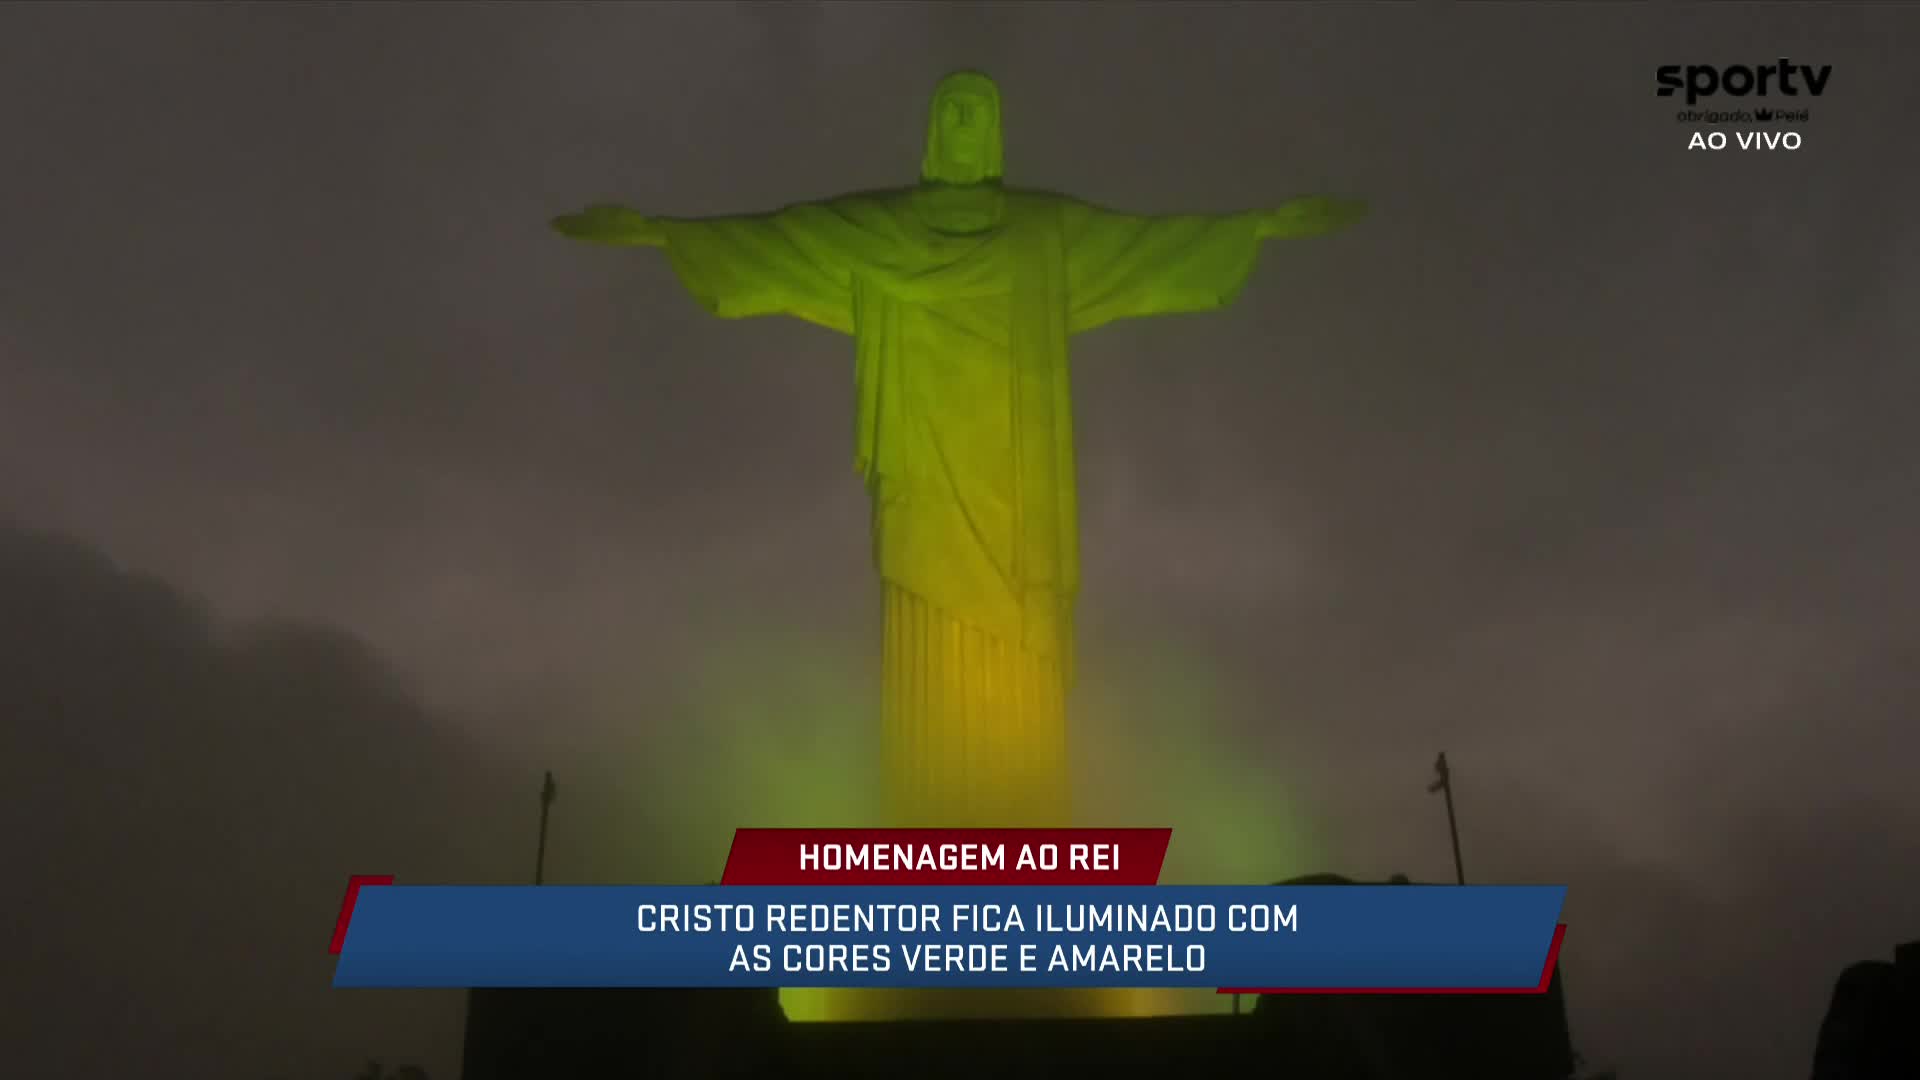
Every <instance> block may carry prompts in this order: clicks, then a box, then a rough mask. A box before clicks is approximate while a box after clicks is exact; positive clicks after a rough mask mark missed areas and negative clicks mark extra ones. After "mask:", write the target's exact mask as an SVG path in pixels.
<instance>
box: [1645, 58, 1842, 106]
mask: <svg viewBox="0 0 1920 1080" xmlns="http://www.w3.org/2000/svg"><path fill="white" fill-rule="evenodd" d="M1654 74H1655V78H1656V79H1658V80H1659V83H1660V91H1659V93H1660V96H1661V97H1672V96H1673V95H1675V94H1677V93H1679V92H1680V91H1682V90H1685V91H1686V92H1687V104H1689V105H1692V104H1694V103H1695V102H1697V101H1699V100H1700V99H1701V98H1704V97H1712V96H1714V95H1715V94H1731V95H1733V96H1734V97H1746V96H1747V95H1749V94H1752V95H1754V96H1755V97H1766V96H1767V95H1769V94H1771V93H1774V92H1776V90H1777V92H1779V93H1782V94H1785V95H1787V96H1788V97H1798V96H1799V95H1800V89H1801V87H1800V85H1799V84H1796V83H1795V81H1794V79H1795V77H1796V76H1798V77H1799V79H1800V80H1801V81H1802V82H1803V83H1804V85H1805V87H1806V91H1807V93H1809V94H1811V95H1813V96H1814V97H1819V96H1820V94H1821V92H1822V91H1824V90H1826V88H1827V76H1829V75H1832V74H1833V65H1832V64H1822V65H1820V67H1819V68H1817V69H1816V68H1814V67H1813V66H1811V65H1809V64H1795V63H1794V62H1793V61H1791V60H1789V59H1787V58H1786V57H1784V56H1783V57H1781V58H1780V59H1779V60H1778V61H1776V62H1774V63H1771V64H1756V65H1751V66H1749V65H1747V64H1733V65H1730V66H1728V67H1724V68H1717V67H1714V66H1713V65H1711V64H1687V65H1686V66H1684V67H1683V66H1681V65H1679V64H1666V65H1664V66H1662V67H1661V68H1660V69H1659V70H1658V71H1657V72H1655V73H1654ZM1769 80H1771V81H1773V82H1774V84H1775V87H1774V89H1769V88H1768V86H1767V83H1768V81H1769Z"/></svg>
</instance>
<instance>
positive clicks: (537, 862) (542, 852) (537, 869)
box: [533, 771, 558, 885]
mask: <svg viewBox="0 0 1920 1080" xmlns="http://www.w3.org/2000/svg"><path fill="white" fill-rule="evenodd" d="M556 794H558V789H556V788H555V787H554V786H553V773H552V772H551V771H549V772H548V773H547V779H546V782H545V783H543V784H541V785H540V848H539V850H538V851H537V852H536V853H535V854H534V856H533V883H534V884H535V885H539V884H541V883H542V879H543V878H545V877H546V870H547V811H548V810H550V809H551V808H552V807H553V797H554V796H555V795H556Z"/></svg>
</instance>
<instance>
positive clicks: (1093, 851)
mask: <svg viewBox="0 0 1920 1080" xmlns="http://www.w3.org/2000/svg"><path fill="white" fill-rule="evenodd" d="M1172 836H1173V830H1172V829H739V830H736V831H735V832H734V834H733V848H732V850H731V851H729V852H728V853H727V869H726V873H725V874H724V875H722V876H721V878H720V884H722V885H1157V884H1159V882H1160V864H1161V863H1162V862H1164V861H1166V857H1167V842H1168V841H1169V840H1170V839H1171V838H1172Z"/></svg>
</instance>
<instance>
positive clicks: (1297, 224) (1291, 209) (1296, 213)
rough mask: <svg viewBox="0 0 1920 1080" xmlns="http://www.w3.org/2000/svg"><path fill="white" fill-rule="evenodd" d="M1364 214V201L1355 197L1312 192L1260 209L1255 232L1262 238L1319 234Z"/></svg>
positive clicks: (1336, 229) (1354, 220)
mask: <svg viewBox="0 0 1920 1080" xmlns="http://www.w3.org/2000/svg"><path fill="white" fill-rule="evenodd" d="M1366 216H1367V204H1366V203H1363V202H1360V201H1359V200H1357V199H1335V198H1329V197H1327V196H1323V195H1313V196H1309V197H1307V198H1304V199H1293V200H1291V201H1289V202H1285V203H1282V204H1281V205H1280V206H1279V208H1277V209H1274V210H1266V211H1262V212H1261V213H1260V215H1259V219H1258V223H1257V224H1256V226H1255V232H1256V233H1257V234H1258V235H1259V237H1260V239H1262V240H1278V239H1290V238H1293V237H1299V236H1320V235H1322V234H1324V233H1330V232H1337V231H1338V230H1340V229H1344V228H1346V227H1347V226H1349V225H1352V224H1353V223H1354V222H1356V221H1359V220H1360V219H1361V218H1363V217H1366Z"/></svg>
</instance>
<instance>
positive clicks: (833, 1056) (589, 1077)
mask: <svg viewBox="0 0 1920 1080" xmlns="http://www.w3.org/2000/svg"><path fill="white" fill-rule="evenodd" d="M1244 1000H1245V1001H1246V1003H1247V1006H1248V1011H1247V1012H1245V1013H1244V1014H1242V1015H1238V1016H1235V1015H1213V1016H1170V1017H1154V1018H1144V1019H1111V1020H953V1021H902V1022H890V1023H788V1022H787V1021H786V1018H785V1016H784V1015H783V1014H782V1013H781V1011H780V1006H779V1000H778V998H777V996H776V995H775V993H774V992H773V991H734V990H726V991H721V990H476V991H473V992H472V996H471V998H470V999H469V1005H468V1014H467V1042H466V1065H465V1069H464V1071H463V1076H464V1077H465V1078H466V1080H526V1078H533V1077H541V1078H545V1077H567V1078H569V1080H597V1078H601V1077H607V1078H611V1077H666V1078H680V1077H753V1076H767V1077H787V1076H795V1077H836V1078H846V1080H856V1078H867V1077H872V1078H881V1077H885V1078H888V1080H892V1078H895V1077H923V1078H928V1080H940V1078H947V1077H956V1078H957V1077H982V1076H985V1077H990V1078H992V1080H1019V1078H1024V1077H1062V1076H1099V1077H1103V1078H1105V1077H1116V1076H1119V1077H1132V1076H1138V1077H1149V1076H1150V1077H1163V1078H1164V1077H1186V1076H1200V1075H1205V1071H1206V1070H1210V1069H1218V1068H1249V1067H1250V1068H1253V1069H1256V1070H1258V1071H1260V1072H1262V1073H1265V1074H1267V1075H1279V1076H1302V1077H1313V1078H1315V1080H1335V1078H1340V1077H1356V1078H1358V1077H1367V1078H1370V1080H1387V1078H1393V1077H1402V1076H1405V1077H1416V1076H1417V1077H1420V1078H1421V1080H1440V1078H1448V1077H1461V1078H1469V1077H1470V1078H1472V1080H1565V1078H1566V1077H1568V1076H1571V1075H1572V1073H1573V1071H1574V1057H1573V1049H1572V1045H1571V1042H1570V1040H1569V1038H1568V1034H1567V1021H1566V1009H1565V1005H1564V1001H1563V998H1562V996H1561V993H1560V980H1559V978H1558V977H1557V976H1556V977H1555V979H1554V981H1553V988H1552V990H1551V991H1550V992H1549V993H1546V994H1541V995H1515V996H1502V997H1318V998H1305V997H1262V998H1249V999H1244Z"/></svg>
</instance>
